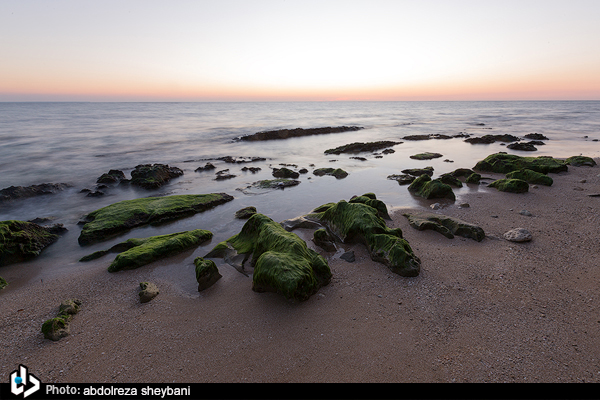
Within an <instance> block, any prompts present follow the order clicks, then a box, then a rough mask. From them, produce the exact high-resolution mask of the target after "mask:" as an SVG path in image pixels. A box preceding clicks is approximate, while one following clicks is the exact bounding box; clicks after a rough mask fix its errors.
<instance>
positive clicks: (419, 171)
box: [402, 167, 433, 177]
mask: <svg viewBox="0 0 600 400" xmlns="http://www.w3.org/2000/svg"><path fill="white" fill-rule="evenodd" d="M402 173H403V174H408V175H412V176H414V177H419V176H421V175H428V176H433V167H425V168H410V169H403V170H402Z"/></svg>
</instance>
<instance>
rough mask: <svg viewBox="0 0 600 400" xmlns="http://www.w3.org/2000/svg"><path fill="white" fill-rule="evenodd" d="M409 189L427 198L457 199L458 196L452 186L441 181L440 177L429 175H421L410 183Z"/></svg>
mask: <svg viewBox="0 0 600 400" xmlns="http://www.w3.org/2000/svg"><path fill="white" fill-rule="evenodd" d="M408 190H409V191H410V192H411V193H413V194H415V195H417V196H420V197H423V198H425V199H441V198H448V199H450V200H456V196H455V195H454V192H453V191H452V188H451V187H450V186H449V185H447V184H445V183H443V182H442V181H440V180H439V179H433V180H432V179H431V177H430V176H429V175H421V176H420V177H418V178H417V179H415V180H414V182H413V183H411V184H410V186H409V187H408Z"/></svg>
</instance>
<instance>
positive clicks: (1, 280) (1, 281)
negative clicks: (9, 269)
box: [0, 276, 8, 290]
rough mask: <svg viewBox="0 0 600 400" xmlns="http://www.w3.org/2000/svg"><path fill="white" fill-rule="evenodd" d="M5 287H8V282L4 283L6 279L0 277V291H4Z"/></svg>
mask: <svg viewBox="0 0 600 400" xmlns="http://www.w3.org/2000/svg"><path fill="white" fill-rule="evenodd" d="M7 286H8V282H6V279H4V278H3V277H1V276H0V290H1V289H4V288H5V287H7Z"/></svg>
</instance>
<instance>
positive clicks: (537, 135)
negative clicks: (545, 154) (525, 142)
mask: <svg viewBox="0 0 600 400" xmlns="http://www.w3.org/2000/svg"><path fill="white" fill-rule="evenodd" d="M524 137H525V138H526V139H533V140H549V139H548V138H547V137H546V136H544V135H542V134H541V133H528V134H527V135H525V136H524Z"/></svg>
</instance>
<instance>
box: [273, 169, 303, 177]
mask: <svg viewBox="0 0 600 400" xmlns="http://www.w3.org/2000/svg"><path fill="white" fill-rule="evenodd" d="M273 176H274V177H275V178H293V179H296V178H298V177H300V174H299V173H298V172H296V171H292V170H291V169H289V168H285V167H283V168H273Z"/></svg>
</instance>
